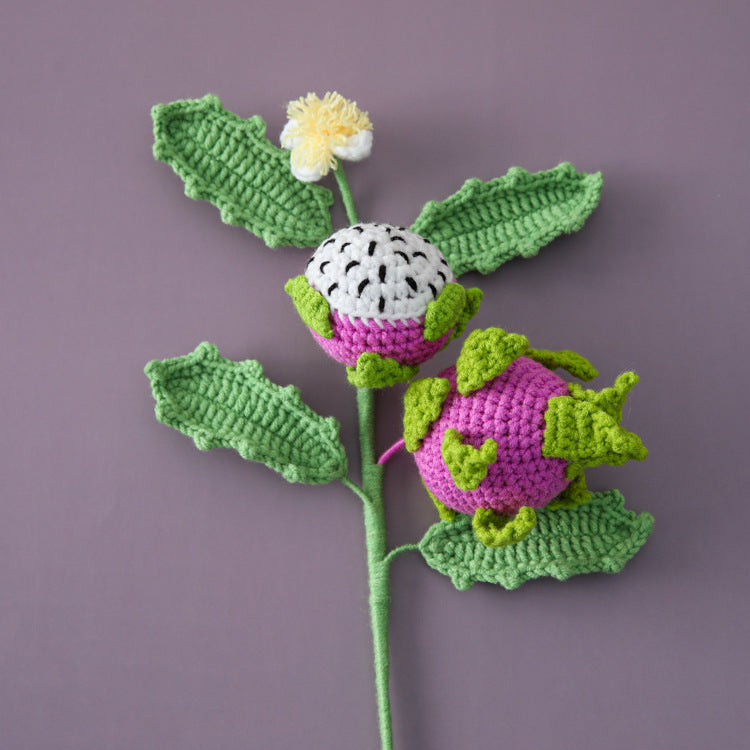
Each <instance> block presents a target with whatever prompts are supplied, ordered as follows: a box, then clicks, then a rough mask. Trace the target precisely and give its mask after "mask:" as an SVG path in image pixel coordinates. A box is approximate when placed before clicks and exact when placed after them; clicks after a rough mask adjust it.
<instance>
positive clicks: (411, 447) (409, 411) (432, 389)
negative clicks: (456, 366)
mask: <svg viewBox="0 0 750 750" xmlns="http://www.w3.org/2000/svg"><path fill="white" fill-rule="evenodd" d="M450 389H451V384H450V382H449V381H448V380H447V379H446V378H420V379H419V380H415V381H414V382H413V383H412V384H411V385H410V386H409V388H408V389H407V391H406V393H405V394H404V443H405V447H406V450H408V451H410V452H411V453H413V452H414V451H415V450H417V449H418V448H419V446H420V445H421V443H422V440H424V437H425V435H427V432H428V431H429V429H430V425H431V424H432V423H433V422H434V421H435V420H436V419H437V418H438V417H439V416H440V413H441V412H442V410H443V403H444V401H445V399H446V398H447V397H448V393H449V392H450Z"/></svg>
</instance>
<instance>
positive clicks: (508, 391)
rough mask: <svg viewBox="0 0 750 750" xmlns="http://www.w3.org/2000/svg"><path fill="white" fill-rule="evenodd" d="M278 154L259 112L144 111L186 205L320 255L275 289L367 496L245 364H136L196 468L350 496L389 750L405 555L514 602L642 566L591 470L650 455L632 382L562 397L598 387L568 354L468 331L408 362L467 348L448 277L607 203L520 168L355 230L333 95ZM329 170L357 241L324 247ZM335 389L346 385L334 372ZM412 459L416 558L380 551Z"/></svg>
mask: <svg viewBox="0 0 750 750" xmlns="http://www.w3.org/2000/svg"><path fill="white" fill-rule="evenodd" d="M287 115H288V121H287V123H286V125H285V127H284V129H283V130H282V132H281V136H280V144H281V147H277V146H275V145H273V144H272V143H271V142H270V141H269V140H268V139H267V137H266V125H265V122H264V121H263V120H262V119H261V118H260V117H258V116H254V117H250V118H249V119H244V118H241V117H239V116H237V115H235V114H232V113H231V112H229V111H227V110H226V109H224V107H223V106H222V104H221V102H220V101H219V99H218V98H217V97H216V96H213V95H207V96H205V97H203V98H202V99H195V100H183V101H175V102H172V103H169V104H159V105H156V106H155V107H154V108H153V110H152V118H153V131H154V146H153V153H154V157H155V158H156V159H157V160H159V161H163V162H165V163H166V164H169V165H170V166H171V167H172V169H173V170H174V172H175V173H176V174H177V175H178V176H179V177H180V178H181V179H182V180H183V182H184V185H185V194H186V195H187V196H189V197H190V198H194V199H200V200H207V201H210V202H211V203H212V204H214V205H215V206H216V207H217V208H219V210H220V212H221V218H222V220H223V221H224V222H226V223H227V224H232V225H238V226H243V227H245V228H246V229H247V230H249V231H250V232H251V233H253V234H254V235H256V236H257V237H259V238H260V239H262V240H263V241H264V242H265V244H266V245H267V246H269V247H271V248H276V247H279V246H293V247H299V248H308V249H312V255H311V256H310V258H309V260H308V261H307V264H306V265H305V266H304V268H301V270H302V273H300V274H299V275H298V276H295V277H294V278H292V279H290V280H289V281H288V282H287V283H286V285H285V287H284V289H285V291H286V293H287V294H288V295H289V297H290V298H291V302H292V303H293V304H294V306H295V308H296V310H297V312H298V314H299V317H300V318H301V319H302V322H303V324H304V325H305V326H307V328H308V329H309V330H310V333H311V334H312V336H313V337H314V339H315V341H317V343H318V344H319V345H320V346H321V347H322V348H323V350H324V351H325V352H326V353H327V354H328V355H330V356H331V357H333V358H334V359H335V360H336V361H338V362H339V363H341V364H342V365H344V366H345V367H346V377H347V379H348V381H349V383H350V384H351V385H352V386H353V389H354V392H355V393H356V406H357V412H358V424H359V444H360V454H361V455H360V460H361V472H360V475H359V476H360V477H361V479H360V480H359V482H357V481H355V480H354V479H352V478H351V477H350V474H349V468H348V461H347V456H346V452H345V449H344V446H343V444H342V442H341V441H340V439H339V423H338V422H337V421H336V419H334V418H333V417H323V416H321V415H319V414H317V413H315V412H314V411H313V410H312V409H311V408H310V407H308V406H307V405H306V404H305V402H304V401H303V400H302V397H301V394H300V391H299V389H298V388H297V387H295V386H293V385H286V386H283V387H282V386H279V385H277V384H275V383H273V382H271V381H270V380H269V379H268V378H267V377H266V376H265V375H264V373H263V368H262V367H261V365H260V363H259V362H257V361H255V360H244V361H238V362H235V361H230V360H228V359H225V358H223V357H221V356H220V354H219V350H218V349H217V347H216V346H214V345H212V344H210V343H207V342H203V343H201V344H199V345H198V347H197V348H196V349H195V351H193V352H192V353H190V354H187V355H185V356H180V357H176V358H171V359H164V360H153V361H152V362H149V364H148V365H147V366H146V368H145V372H146V375H147V376H148V378H149V380H150V382H151V388H152V392H153V397H154V399H155V401H156V407H155V412H156V418H157V419H158V420H159V421H160V422H163V423H164V424H166V425H169V426H170V427H173V428H175V429H176V430H179V431H180V432H182V433H183V434H185V435H187V436H189V437H191V438H192V439H193V441H194V442H195V445H196V446H197V447H198V448H199V449H201V450H209V449H212V448H217V447H223V448H232V449H234V450H236V451H237V452H238V453H239V454H240V456H242V457H243V458H245V459H248V460H251V461H258V462H261V463H263V464H265V465H266V466H267V467H269V468H270V469H273V470H275V471H276V472H278V473H279V474H281V476H282V477H283V478H284V479H286V480H287V481H288V482H301V483H307V484H323V483H327V482H332V481H335V480H337V481H340V482H342V483H343V484H344V485H345V486H346V487H347V488H348V489H349V490H351V491H352V492H353V493H354V495H356V496H357V497H358V498H359V500H361V503H362V508H363V516H364V538H365V546H366V558H367V565H368V579H369V589H370V592H369V593H370V597H369V601H370V615H371V626H372V640H373V650H374V666H375V687H376V691H375V692H376V702H377V711H378V725H379V731H380V743H381V748H382V749H383V750H391V748H393V730H392V721H391V704H390V695H389V669H390V661H389V647H388V617H389V602H390V589H389V586H390V583H389V571H390V566H391V563H392V562H393V560H394V559H395V558H396V557H397V556H399V555H401V554H402V553H405V552H418V553H419V554H421V556H422V557H423V558H424V560H425V562H426V563H427V565H429V566H430V567H431V568H433V569H434V570H436V571H438V572H439V573H442V574H443V575H446V576H448V577H449V578H450V580H451V581H452V583H453V584H454V586H455V587H456V588H457V589H459V590H466V589H468V588H470V587H471V586H472V585H473V584H474V583H475V582H484V583H493V584H499V585H500V586H502V587H504V588H505V589H508V590H511V589H515V588H517V587H519V586H520V585H521V584H523V583H524V582H526V581H528V580H530V579H534V578H539V577H543V576H551V577H554V578H557V579H559V580H565V579H567V578H569V577H571V576H573V575H576V574H581V573H594V572H604V573H616V572H619V571H620V570H621V569H622V568H623V566H624V565H625V563H626V562H627V561H628V560H629V559H630V558H631V557H632V556H633V555H634V554H635V553H636V552H637V551H638V550H639V549H640V548H641V546H642V545H643V544H644V542H645V541H646V539H647V537H648V536H649V534H650V533H651V530H652V527H653V523H654V519H653V517H652V516H651V515H650V514H648V513H639V514H636V513H634V512H632V511H629V510H627V509H625V507H624V499H623V497H622V495H621V494H620V492H618V491H617V490H608V491H604V492H591V491H590V490H589V489H588V488H587V486H586V479H585V470H586V469H587V468H589V467H594V466H599V465H601V464H609V465H613V466H619V465H622V464H624V463H625V462H627V461H629V460H638V461H640V460H642V459H644V458H645V457H646V455H647V450H646V448H645V447H644V445H643V443H642V442H641V439H640V438H639V437H638V435H636V434H635V433H633V432H629V431H628V430H626V429H625V428H624V427H622V425H621V422H622V416H623V415H622V411H623V405H624V404H625V401H626V399H627V397H628V394H629V392H630V391H631V389H632V388H633V386H635V384H636V383H637V382H638V376H637V375H636V374H635V373H634V372H625V373H623V374H622V375H620V376H619V377H617V378H616V380H615V382H614V383H613V384H612V386H610V387H605V388H603V389H600V390H591V389H588V388H585V387H584V386H583V385H581V384H580V383H578V382H568V380H565V379H563V378H562V377H561V376H560V375H559V372H560V371H563V372H565V373H567V374H568V375H570V376H572V377H573V378H574V379H575V380H578V381H584V382H585V381H589V380H592V379H593V378H595V377H596V375H597V370H596V369H595V367H594V366H593V365H592V364H591V363H590V362H589V361H588V360H587V359H586V358H585V357H583V356H582V355H580V354H578V353H576V352H573V351H570V350H551V349H538V348H535V347H532V346H531V344H530V342H529V340H528V339H527V338H526V337H525V336H523V335H521V334H518V333H510V332H507V331H505V330H503V329H502V328H499V327H496V328H486V329H481V330H473V331H471V333H469V334H468V335H467V336H466V337H465V339H464V341H463V344H462V345H461V347H460V350H459V351H458V356H457V358H456V360H455V364H453V365H452V366H450V367H448V368H447V369H444V370H442V371H441V372H439V373H437V374H433V375H427V376H425V377H418V370H419V367H420V365H424V364H425V363H426V362H427V361H428V360H429V359H430V358H432V357H433V356H434V355H436V354H437V353H438V352H440V351H441V350H443V349H444V348H446V347H447V346H448V345H449V344H451V343H452V342H453V340H454V339H458V338H459V337H461V336H462V335H463V334H464V332H465V330H466V328H467V325H468V324H469V321H470V320H471V318H472V317H473V316H474V315H475V314H476V313H477V311H478V309H479V306H480V304H481V302H482V296H483V295H482V292H481V290H480V289H478V288H473V287H469V288H467V287H465V286H463V285H462V284H461V283H460V282H459V281H458V278H459V277H460V276H462V275H463V274H465V273H467V272H471V271H477V272H479V273H482V274H488V273H491V272H493V271H495V270H496V269H497V268H498V267H499V266H500V265H502V264H503V263H505V262H507V261H509V260H511V259H513V258H516V257H524V258H528V257H531V256H533V255H536V254H537V253H538V251H539V250H540V249H541V248H542V247H544V246H545V245H547V244H549V243H550V242H551V241H552V240H554V239H555V238H556V237H558V236H560V235H562V234H566V233H571V232H575V231H578V230H579V229H580V228H581V227H582V226H583V224H584V222H585V221H586V219H587V218H588V216H589V215H590V214H591V212H592V211H593V210H594V208H595V207H596V205H597V204H598V202H599V197H600V194H601V188H602V176H601V173H595V174H587V173H581V172H577V171H576V170H575V168H574V167H573V165H572V164H570V163H563V164H559V165H558V166H556V167H554V168H553V169H550V170H547V171H542V172H536V173H529V172H527V171H526V170H524V169H521V168H519V167H512V168H511V169H510V170H509V171H508V172H507V173H506V174H505V175H504V176H502V177H499V178H497V179H493V180H490V181H488V182H483V181H481V180H479V179H469V180H467V181H466V182H465V183H464V185H463V186H462V187H461V188H460V189H459V190H458V191H457V192H456V193H454V194H453V195H451V196H449V197H448V198H446V199H445V200H442V201H429V202H427V203H426V204H425V205H424V207H423V209H422V211H421V212H420V214H419V216H417V218H416V219H415V221H414V223H413V224H412V225H411V226H410V227H408V228H407V227H403V226H393V225H391V224H383V223H375V222H365V221H361V220H360V219H359V217H358V215H357V211H356V209H355V202H354V198H353V196H352V192H351V189H350V187H349V183H348V181H347V178H346V176H345V174H344V170H343V165H342V162H343V161H360V160H362V159H364V158H366V157H367V156H369V154H370V152H371V149H372V140H373V139H372V135H373V132H372V124H371V122H370V119H369V116H368V114H367V113H366V112H364V111H362V110H360V109H359V108H358V107H357V105H356V103H355V102H351V101H349V100H347V99H344V98H343V97H342V96H341V95H339V94H338V93H327V94H325V96H323V97H322V98H320V97H318V96H317V95H315V94H308V95H307V96H305V97H301V98H300V99H298V100H296V101H293V102H291V103H289V105H288V108H287ZM329 172H330V173H332V174H333V177H334V178H335V184H336V185H337V187H338V191H339V194H340V199H341V201H342V203H343V207H344V210H345V213H346V217H347V221H348V223H349V226H346V227H344V228H340V229H338V230H336V231H333V226H332V220H331V214H330V207H331V205H332V204H333V202H334V194H333V192H332V191H331V190H329V189H327V188H325V187H323V186H322V185H319V184H317V183H318V182H319V181H320V180H321V179H322V178H323V177H325V176H326V175H327V174H329ZM342 377H343V373H342ZM396 384H404V386H403V388H404V389H405V390H404V396H403V425H402V426H401V428H400V429H399V431H400V432H401V433H402V437H400V439H399V440H398V441H397V442H396V443H395V444H394V445H393V446H391V447H390V448H389V449H388V450H386V451H385V452H384V453H383V454H382V455H381V456H380V457H379V458H378V457H377V456H376V452H375V447H374V423H375V412H376V409H375V392H376V390H377V389H380V388H387V387H390V386H394V385H396ZM400 450H406V451H408V452H409V453H411V454H412V456H413V458H414V462H415V464H416V468H417V470H418V472H419V474H420V477H421V479H422V483H423V485H424V489H425V492H426V498H429V501H431V502H432V503H434V505H435V508H436V511H437V516H436V518H437V519H438V520H437V521H436V523H435V524H434V525H432V526H431V527H430V528H428V529H427V531H426V533H425V534H424V537H423V538H422V539H421V541H419V542H418V543H415V544H406V545H402V546H400V547H396V548H393V549H388V546H387V535H386V525H385V514H384V501H383V492H382V485H383V471H384V469H385V465H386V463H387V461H388V460H389V459H390V458H391V456H393V455H394V454H395V453H397V452H398V451H400Z"/></svg>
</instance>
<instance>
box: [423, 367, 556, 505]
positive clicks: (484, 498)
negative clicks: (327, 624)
mask: <svg viewBox="0 0 750 750" xmlns="http://www.w3.org/2000/svg"><path fill="white" fill-rule="evenodd" d="M438 377H441V378H445V379H447V380H448V382H449V383H450V392H449V394H448V396H447V398H446V399H445V401H444V402H443V409H442V412H441V414H440V417H439V418H438V419H437V420H436V421H435V422H433V424H432V427H431V428H430V431H429V432H428V433H427V435H426V436H425V438H424V440H423V441H422V444H421V446H420V447H419V449H418V450H417V451H416V452H415V453H414V459H415V461H416V462H417V467H418V469H419V473H420V475H421V476H422V479H423V481H424V483H425V486H426V487H427V489H428V490H429V491H430V492H431V493H432V495H434V497H436V498H437V499H438V500H440V501H441V502H442V503H443V504H444V505H445V506H446V507H448V508H451V509H453V510H456V511H458V512H460V513H474V511H475V510H476V509H477V508H488V509H490V510H494V511H495V512H497V513H500V514H502V515H508V516H512V515H514V514H515V513H516V512H517V511H518V510H520V509H521V507H523V506H524V505H526V506H529V507H532V508H539V507H541V506H543V505H546V504H547V503H549V502H550V500H552V499H554V498H555V497H557V496H558V495H559V494H560V493H561V492H562V491H563V490H564V489H565V488H566V487H567V485H568V483H569V482H568V480H567V479H566V478H565V468H566V466H567V464H568V462H567V461H565V460H564V459H561V458H546V457H545V456H544V455H543V454H542V446H543V444H544V430H545V422H544V414H545V412H546V411H547V404H548V402H549V399H550V398H552V397H553V396H567V395H568V386H567V383H566V382H565V381H564V380H563V379H562V378H560V377H558V376H557V375H556V374H555V373H553V372H551V371H550V370H548V369H547V368H546V367H544V366H543V365H540V364H539V363H537V362H534V361H533V360H531V359H528V358H526V357H521V358H520V359H517V360H516V361H515V362H513V363H511V364H510V365H509V366H508V368H507V369H506V370H505V371H504V372H503V373H502V374H501V375H499V376H498V377H496V378H494V379H493V380H490V381H489V382H488V383H487V384H486V385H484V386H483V387H482V388H480V389H479V390H477V391H474V392H473V393H470V394H468V395H466V396H464V395H461V394H460V393H459V392H458V391H457V390H456V367H455V366H453V367H449V368H448V369H447V370H443V372H441V373H440V375H439V376H438ZM449 429H454V430H456V431H457V432H459V433H460V434H461V436H462V438H463V442H464V443H465V444H467V445H471V446H473V447H474V448H476V449H477V450H480V449H481V447H482V445H483V444H484V443H485V442H486V441H487V439H492V440H494V441H495V442H496V443H497V451H496V458H495V460H494V461H493V462H492V463H491V464H490V465H489V466H488V467H487V474H486V476H485V478H484V479H483V480H482V481H481V482H480V483H479V486H478V487H477V488H476V489H462V488H461V487H459V486H457V484H456V482H455V480H454V479H453V476H452V474H451V470H450V469H449V467H448V465H447V464H446V462H445V460H444V459H443V452H442V445H443V441H444V437H445V433H446V431H447V430H449ZM454 470H455V469H454Z"/></svg>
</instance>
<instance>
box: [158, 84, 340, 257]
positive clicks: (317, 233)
mask: <svg viewBox="0 0 750 750" xmlns="http://www.w3.org/2000/svg"><path fill="white" fill-rule="evenodd" d="M151 116H152V118H153V121H154V149H153V150H154V158H155V159H158V160H159V161H163V162H166V163H167V164H169V165H170V166H171V167H172V169H173V170H174V171H175V173H176V174H177V175H178V176H179V177H181V178H182V180H183V181H184V183H185V195H187V196H188V197H190V198H195V199H196V200H206V201H209V202H210V203H213V204H214V205H215V206H216V207H217V208H218V209H219V210H220V211H221V219H222V221H224V222H225V223H227V224H232V225H236V226H242V227H245V229H248V230H249V231H251V232H253V233H254V234H257V235H258V236H259V237H261V238H262V239H263V241H264V242H265V243H266V244H267V245H268V246H269V247H279V246H280V245H294V246H296V247H313V246H315V245H317V244H318V243H319V242H321V241H322V240H323V239H325V238H326V237H327V236H328V235H329V234H331V216H330V213H329V206H330V205H331V203H333V194H332V193H331V191H330V190H327V189H326V188H323V187H320V186H319V185H312V184H309V183H304V182H300V181H299V180H297V179H296V178H295V177H294V176H293V175H292V173H291V171H290V167H289V151H286V150H284V149H281V148H277V147H276V146H274V145H273V144H272V143H271V142H270V141H269V140H268V139H267V138H266V124H265V122H264V121H263V120H262V119H261V118H260V117H258V116H257V115H256V116H255V117H251V118H249V119H247V120H244V119H242V118H241V117H238V116H237V115H235V114H233V113H232V112H229V111H227V110H225V109H224V107H223V106H222V104H221V101H219V99H218V97H216V96H213V95H212V94H208V95H207V96H204V97H203V98H202V99H187V100H183V101H177V102H171V103H170V104H157V105H156V106H155V107H154V108H153V109H152V110H151Z"/></svg>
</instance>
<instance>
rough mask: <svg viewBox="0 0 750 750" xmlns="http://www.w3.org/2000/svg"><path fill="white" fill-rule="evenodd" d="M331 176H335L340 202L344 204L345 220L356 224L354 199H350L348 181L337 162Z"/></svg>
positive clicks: (341, 166) (350, 192) (342, 168)
mask: <svg viewBox="0 0 750 750" xmlns="http://www.w3.org/2000/svg"><path fill="white" fill-rule="evenodd" d="M333 174H334V175H335V176H336V182H337V183H338V185H339V190H340V191H341V200H342V201H343V202H344V209H345V210H346V218H347V219H348V220H349V223H350V224H356V223H357V222H358V221H359V219H358V218H357V210H356V209H355V208H354V198H353V197H352V191H351V189H350V188H349V181H348V180H347V179H346V175H345V174H344V167H343V165H342V164H341V161H340V160H339V163H338V164H337V165H336V169H334V170H333Z"/></svg>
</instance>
